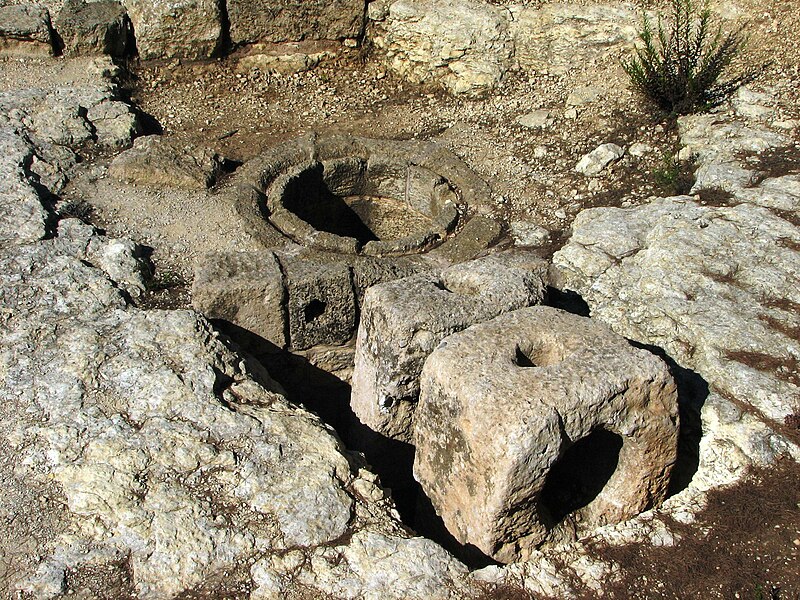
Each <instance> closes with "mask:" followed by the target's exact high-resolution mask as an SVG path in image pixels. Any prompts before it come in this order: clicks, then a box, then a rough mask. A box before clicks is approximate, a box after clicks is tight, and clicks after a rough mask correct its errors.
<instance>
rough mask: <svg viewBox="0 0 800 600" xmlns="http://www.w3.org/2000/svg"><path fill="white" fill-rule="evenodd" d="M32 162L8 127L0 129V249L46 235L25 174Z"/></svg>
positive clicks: (42, 216)
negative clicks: (0, 175)
mask: <svg viewBox="0 0 800 600" xmlns="http://www.w3.org/2000/svg"><path fill="white" fill-rule="evenodd" d="M0 118H2V117H0ZM32 159H33V147H32V146H31V144H30V143H29V142H28V141H27V140H25V139H24V138H22V137H20V136H19V135H17V134H16V132H15V131H14V129H12V128H11V127H0V174H2V177H0V247H2V246H7V245H10V244H20V243H29V242H35V241H37V240H40V239H42V238H43V237H44V236H45V234H46V220H47V211H45V209H44V207H43V206H42V203H41V201H40V200H39V195H38V194H37V193H36V190H35V189H34V187H33V185H31V183H30V181H29V180H28V177H27V172H26V171H27V168H28V167H29V166H30V164H31V161H32Z"/></svg>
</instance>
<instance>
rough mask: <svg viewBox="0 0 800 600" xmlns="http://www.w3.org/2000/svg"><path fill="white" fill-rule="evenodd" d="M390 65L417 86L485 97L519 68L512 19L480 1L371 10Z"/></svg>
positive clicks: (418, 0)
mask: <svg viewBox="0 0 800 600" xmlns="http://www.w3.org/2000/svg"><path fill="white" fill-rule="evenodd" d="M369 10H370V13H369V16H370V18H371V19H372V20H373V21H374V30H375V31H374V35H373V37H372V40H373V42H374V43H375V45H376V46H377V47H378V48H379V49H380V50H381V51H382V52H383V53H384V54H385V59H384V60H385V62H386V65H387V66H388V67H389V68H391V69H392V70H394V71H395V72H397V73H398V74H400V75H401V76H403V77H405V78H407V79H408V80H409V81H412V82H414V83H434V84H438V85H441V86H443V87H444V88H446V89H447V90H449V91H450V92H452V93H454V94H467V95H480V94H484V93H486V92H488V91H489V90H491V89H492V88H494V87H495V86H497V85H498V84H499V83H500V82H501V81H502V79H503V76H504V75H505V73H506V72H507V71H508V70H509V69H511V68H512V66H513V54H514V44H513V41H512V39H511V35H510V33H509V18H508V13H507V12H506V11H505V10H503V9H502V8H500V7H496V6H492V5H490V4H487V3H484V2H481V1H480V0H446V1H444V2H431V1H429V0H397V1H396V2H393V3H387V2H376V3H374V6H373V5H372V4H371V5H370V7H369Z"/></svg>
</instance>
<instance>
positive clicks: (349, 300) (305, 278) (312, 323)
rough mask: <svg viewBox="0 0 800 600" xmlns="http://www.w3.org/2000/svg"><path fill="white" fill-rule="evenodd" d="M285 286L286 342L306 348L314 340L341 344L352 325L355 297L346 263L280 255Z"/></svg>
mask: <svg viewBox="0 0 800 600" xmlns="http://www.w3.org/2000/svg"><path fill="white" fill-rule="evenodd" d="M281 264H282V266H283V270H284V282H285V286H286V318H287V322H288V330H289V335H288V338H289V345H290V347H291V348H292V349H293V350H306V349H308V348H311V347H312V346H316V345H317V344H331V345H336V344H343V343H345V342H346V341H348V340H349V339H351V338H352V337H353V334H354V333H355V328H356V298H355V292H354V289H353V278H352V273H351V270H350V267H349V266H348V265H347V264H346V263H344V262H332V263H324V262H319V261H312V260H303V259H294V260H292V259H288V258H282V260H281Z"/></svg>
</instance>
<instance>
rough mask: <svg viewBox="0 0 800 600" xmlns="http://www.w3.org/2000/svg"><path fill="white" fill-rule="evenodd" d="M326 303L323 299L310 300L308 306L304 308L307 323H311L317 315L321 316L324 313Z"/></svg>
mask: <svg viewBox="0 0 800 600" xmlns="http://www.w3.org/2000/svg"><path fill="white" fill-rule="evenodd" d="M325 307H326V304H325V303H324V302H323V301H322V300H316V299H315V300H312V301H311V302H309V303H308V304H307V305H306V307H305V308H304V309H303V316H304V317H305V319H306V323H311V321H313V320H314V319H316V318H317V317H321V316H322V313H324V312H325Z"/></svg>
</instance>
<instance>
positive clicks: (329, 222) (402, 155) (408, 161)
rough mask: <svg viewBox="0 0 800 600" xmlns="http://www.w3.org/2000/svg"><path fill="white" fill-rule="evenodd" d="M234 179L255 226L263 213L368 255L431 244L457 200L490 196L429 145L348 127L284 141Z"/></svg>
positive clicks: (309, 241) (325, 246)
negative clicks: (351, 131)
mask: <svg viewBox="0 0 800 600" xmlns="http://www.w3.org/2000/svg"><path fill="white" fill-rule="evenodd" d="M237 179H239V182H240V186H239V188H238V191H237V194H239V196H238V200H237V207H238V209H239V212H240V214H241V215H242V216H244V217H246V218H247V220H248V221H249V222H250V224H251V225H253V226H254V228H255V229H256V230H257V229H258V227H259V223H258V221H259V220H260V221H261V226H262V227H263V224H264V222H263V219H264V218H266V219H267V220H268V221H269V223H271V224H272V225H273V226H274V227H275V228H277V229H278V230H279V231H280V232H281V233H283V234H284V235H286V236H287V237H289V238H291V239H292V240H294V241H295V242H297V243H300V244H302V245H305V246H310V247H314V248H317V249H320V250H328V251H334V252H345V253H354V254H356V253H357V254H366V255H372V256H387V255H402V254H411V253H419V252H425V251H427V250H429V249H431V248H433V247H434V246H436V245H437V244H439V243H440V242H441V241H443V240H444V239H445V238H446V237H447V236H448V235H449V234H450V233H452V232H453V230H454V229H455V227H456V225H457V223H458V218H459V209H462V210H463V209H464V208H466V205H467V204H469V203H470V201H471V200H472V199H473V198H477V197H483V196H484V195H485V196H488V195H489V194H488V186H486V184H485V183H484V182H483V181H482V180H480V178H478V177H477V176H476V175H475V174H474V173H473V172H472V171H471V170H470V169H469V168H468V167H467V166H466V165H465V164H464V163H463V162H461V161H460V160H459V159H458V158H456V157H455V156H453V155H452V154H450V153H449V152H448V151H447V150H446V149H444V148H441V147H439V146H437V145H435V144H431V143H421V142H408V141H389V140H371V139H367V138H358V137H354V136H347V135H333V136H327V137H324V138H319V137H317V136H311V137H308V138H301V139H298V140H295V141H292V142H288V143H286V144H283V145H282V146H279V147H277V148H275V149H273V150H271V151H269V152H267V153H265V154H264V155H261V156H260V157H257V158H256V159H253V160H252V161H250V162H249V163H248V164H247V165H245V166H243V167H242V168H241V169H240V170H239V172H237ZM241 184H244V187H245V188H246V189H243V186H242V185H241Z"/></svg>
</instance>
